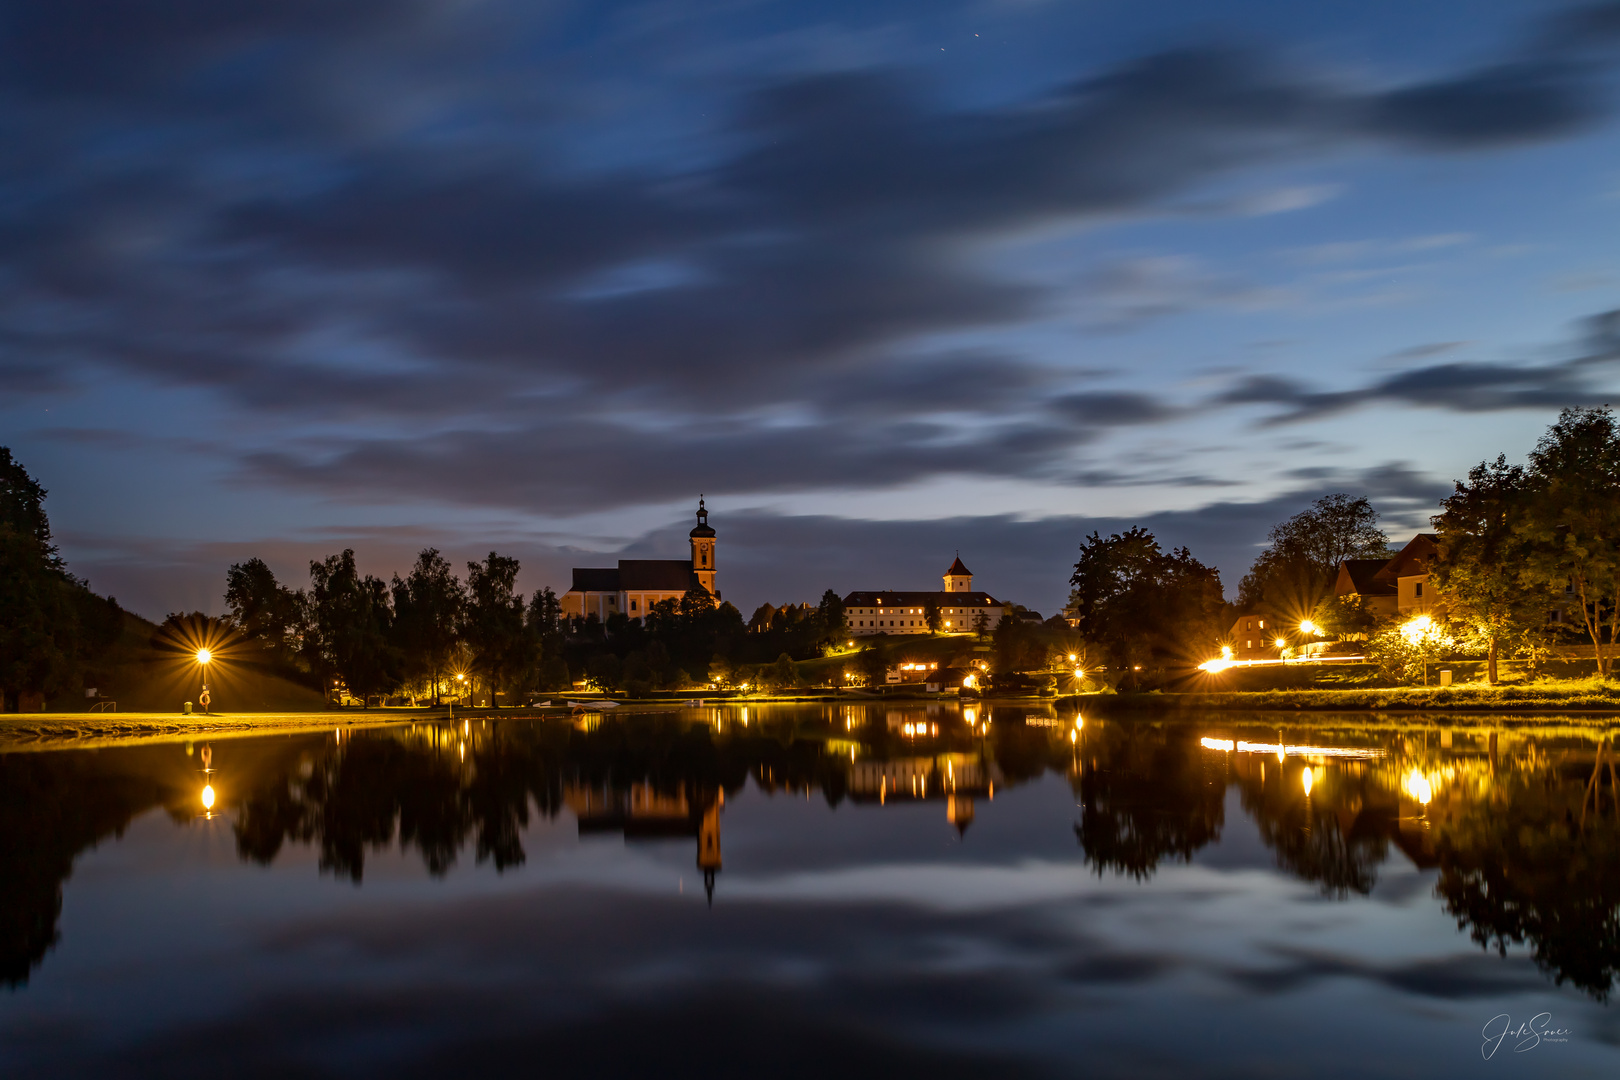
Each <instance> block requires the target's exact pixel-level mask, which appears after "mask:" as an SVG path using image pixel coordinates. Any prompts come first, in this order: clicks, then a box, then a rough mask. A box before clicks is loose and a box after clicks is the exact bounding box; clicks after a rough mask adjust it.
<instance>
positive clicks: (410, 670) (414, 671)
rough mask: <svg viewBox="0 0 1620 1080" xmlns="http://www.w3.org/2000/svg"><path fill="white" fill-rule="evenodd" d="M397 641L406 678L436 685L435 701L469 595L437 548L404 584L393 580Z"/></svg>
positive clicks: (423, 555) (420, 558)
mask: <svg viewBox="0 0 1620 1080" xmlns="http://www.w3.org/2000/svg"><path fill="white" fill-rule="evenodd" d="M393 594H394V640H395V643H396V644H397V646H398V648H399V650H400V655H401V659H402V661H403V663H404V668H405V671H406V673H407V674H408V675H409V676H411V677H413V678H424V677H425V678H427V679H430V680H431V681H432V683H433V697H434V699H435V700H437V699H438V696H439V692H440V691H439V683H440V680H441V678H442V676H443V675H444V673H445V671H446V668H447V665H448V664H449V661H450V654H451V652H452V651H453V650H454V649H455V647H456V641H457V635H458V634H459V632H460V627H461V621H462V615H463V612H464V610H465V609H466V606H467V591H466V589H465V588H464V587H463V586H462V584H461V581H460V580H459V579H458V578H457V577H456V575H455V573H454V572H453V571H452V570H451V569H450V563H449V562H448V561H447V560H446V559H445V558H444V556H442V555H440V554H439V549H438V548H424V549H423V550H422V551H421V552H419V553H418V554H417V556H416V564H415V565H414V566H412V567H411V572H410V573H409V574H407V575H406V576H405V577H404V578H403V579H402V578H401V577H400V576H399V575H398V574H395V575H394V581H393Z"/></svg>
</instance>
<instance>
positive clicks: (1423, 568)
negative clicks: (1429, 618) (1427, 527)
mask: <svg viewBox="0 0 1620 1080" xmlns="http://www.w3.org/2000/svg"><path fill="white" fill-rule="evenodd" d="M1439 553H1440V546H1439V543H1438V538H1437V537H1436V536H1435V535H1434V534H1433V533H1418V534H1417V535H1416V536H1414V537H1412V539H1410V540H1408V541H1407V542H1406V546H1404V547H1402V548H1401V550H1400V551H1398V552H1396V553H1395V555H1394V557H1392V558H1389V559H1384V560H1379V559H1349V560H1346V561H1345V562H1342V563H1340V564H1339V576H1338V580H1337V581H1335V582H1334V586H1333V595H1335V596H1354V597H1357V598H1358V599H1360V600H1361V602H1362V605H1363V606H1364V607H1365V608H1366V609H1367V610H1368V611H1369V612H1371V613H1372V614H1374V615H1376V616H1378V617H1379V618H1381V619H1387V618H1389V617H1391V616H1397V617H1399V618H1403V619H1404V618H1415V617H1416V616H1418V615H1427V614H1429V613H1430V612H1431V611H1432V610H1433V609H1434V589H1433V587H1432V585H1431V584H1430V582H1429V567H1430V565H1431V564H1432V563H1433V562H1434V558H1435V556H1436V555H1438V554H1439Z"/></svg>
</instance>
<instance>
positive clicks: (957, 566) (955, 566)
mask: <svg viewBox="0 0 1620 1080" xmlns="http://www.w3.org/2000/svg"><path fill="white" fill-rule="evenodd" d="M945 573H946V574H947V575H948V576H950V577H956V576H958V575H966V576H968V577H972V576H973V571H971V570H969V569H968V568H967V567H965V566H963V565H962V556H960V555H958V556H957V557H956V561H955V562H953V563H951V568H950V569H949V570H947V571H945Z"/></svg>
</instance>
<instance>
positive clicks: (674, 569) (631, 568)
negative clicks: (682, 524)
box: [569, 559, 698, 593]
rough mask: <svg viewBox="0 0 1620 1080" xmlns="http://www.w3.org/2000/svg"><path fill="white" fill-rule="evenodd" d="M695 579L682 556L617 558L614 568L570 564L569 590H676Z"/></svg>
mask: <svg viewBox="0 0 1620 1080" xmlns="http://www.w3.org/2000/svg"><path fill="white" fill-rule="evenodd" d="M697 583H698V579H697V574H695V573H694V572H693V571H692V564H691V563H689V562H687V561H686V560H685V559H620V560H619V565H618V568H617V569H613V570H609V569H605V568H603V569H595V568H588V567H578V566H576V567H574V585H573V588H572V589H570V590H569V591H570V592H607V593H612V592H677V593H684V592H685V591H686V590H688V589H690V588H692V587H693V586H694V585H696V584H697Z"/></svg>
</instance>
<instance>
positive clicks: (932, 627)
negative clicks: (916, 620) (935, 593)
mask: <svg viewBox="0 0 1620 1080" xmlns="http://www.w3.org/2000/svg"><path fill="white" fill-rule="evenodd" d="M923 622H925V623H927V624H928V632H929V633H930V634H937V633H939V628H940V627H941V626H943V625H944V623H945V619H944V616H942V615H940V613H939V601H937V600H935V599H934V598H933V597H932V596H930V597H929V598H928V599H927V600H925V601H923Z"/></svg>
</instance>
